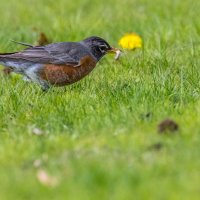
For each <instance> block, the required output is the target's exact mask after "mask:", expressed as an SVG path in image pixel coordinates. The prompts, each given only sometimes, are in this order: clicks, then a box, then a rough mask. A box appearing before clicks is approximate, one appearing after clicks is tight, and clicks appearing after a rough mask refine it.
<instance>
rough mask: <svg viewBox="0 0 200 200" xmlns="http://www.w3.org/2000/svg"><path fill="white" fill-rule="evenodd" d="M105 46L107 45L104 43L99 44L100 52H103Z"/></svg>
mask: <svg viewBox="0 0 200 200" xmlns="http://www.w3.org/2000/svg"><path fill="white" fill-rule="evenodd" d="M107 48H108V47H107V46H106V45H104V44H102V45H99V50H100V51H101V53H105V52H106V49H107Z"/></svg>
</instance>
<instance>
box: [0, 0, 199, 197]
mask: <svg viewBox="0 0 200 200" xmlns="http://www.w3.org/2000/svg"><path fill="white" fill-rule="evenodd" d="M199 10H200V1H199V0H184V1H182V0H168V1H162V0H155V1H148V0H137V1H136V0H124V1H120V0H101V1H99V0H94V1H89V0H77V1H65V0H57V1H53V0H48V1H47V0H46V1H45V0H44V1H39V0H34V1H33V0H21V1H15V0H9V1H5V0H1V2H0V19H1V20H0V24H1V31H0V52H9V51H16V50H19V49H20V48H22V47H20V46H18V45H15V44H13V43H11V42H10V41H9V40H10V39H14V40H17V41H23V42H27V43H34V42H35V41H36V40H37V34H36V32H35V31H33V29H35V28H36V29H37V30H38V31H43V32H45V33H46V34H47V36H48V37H49V38H50V39H51V40H52V41H54V42H56V41H77V40H81V39H83V38H85V37H87V36H90V35H99V36H101V37H103V38H105V39H106V40H108V41H109V43H111V44H112V45H114V46H117V45H118V44H117V43H118V40H119V38H120V37H121V36H122V35H123V34H124V33H126V32H129V31H134V32H137V33H138V34H140V35H141V36H142V38H143V40H144V48H143V49H142V50H137V51H134V52H126V51H125V52H124V55H123V57H122V58H121V60H120V62H119V63H116V62H114V61H113V57H112V56H107V57H105V58H104V59H103V60H102V61H101V62H100V63H99V64H98V66H97V67H96V69H95V70H94V71H93V72H92V73H91V74H90V76H88V77H86V78H85V79H83V80H82V81H80V82H78V83H76V84H74V85H70V86H67V87H64V88H52V89H51V90H50V91H49V92H47V93H43V92H42V91H41V89H40V88H39V87H38V86H37V85H35V84H30V83H26V82H23V80H22V79H21V77H19V76H18V75H17V76H16V75H12V76H11V77H5V76H4V75H2V74H1V75H0V79H1V84H0V199H2V200H4V199H5V200H7V199H8V200H10V199H24V200H25V199H42V200H45V199H70V200H73V199H75V200H76V199H87V200H88V199H91V200H93V199H95V200H96V199H106V200H107V199H109V200H113V199H114V200H115V199H116V200H117V199H119V200H122V199H125V200H126V199H145V200H146V199H160V200H165V199H166V200H168V199H172V200H176V199H177V200H179V199H185V200H187V199H192V200H195V199H199V195H200V189H199V185H200V179H199V169H200V159H199V155H200V127H199V124H200V70H199V67H200V55H199V52H200V40H199V36H200V24H199V17H200V16H199ZM148 113H150V116H149V117H147V114H148ZM165 118H172V119H174V120H175V121H176V122H177V123H178V124H179V127H180V130H179V132H178V133H177V134H169V135H160V134H158V131H157V125H158V124H159V122H160V121H162V120H163V119H165ZM34 128H39V129H41V130H42V132H43V133H44V135H41V136H38V135H34V134H33V133H32V132H33V129H34ZM158 143H159V144H161V145H162V148H161V149H160V150H157V149H155V148H152V146H153V145H155V144H158ZM38 159H39V160H40V161H41V165H40V166H39V167H35V166H34V161H35V160H38ZM40 169H43V170H45V171H46V172H47V173H48V174H50V175H51V176H53V177H56V178H57V180H58V185H57V186H55V187H47V186H45V185H42V184H41V183H40V182H39V181H38V180H37V172H38V170H40Z"/></svg>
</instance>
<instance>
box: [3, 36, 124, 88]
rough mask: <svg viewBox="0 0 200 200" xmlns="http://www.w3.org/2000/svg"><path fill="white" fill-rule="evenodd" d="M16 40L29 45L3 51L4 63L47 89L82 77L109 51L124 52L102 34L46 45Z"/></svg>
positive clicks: (117, 54) (67, 83) (117, 55)
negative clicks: (75, 40)
mask: <svg viewBox="0 0 200 200" xmlns="http://www.w3.org/2000/svg"><path fill="white" fill-rule="evenodd" d="M14 42H15V41H14ZM15 43H17V44H20V45H24V46H26V47H27V48H25V49H24V50H22V51H18V52H12V53H0V64H1V65H3V66H5V67H8V68H9V69H11V70H12V71H13V72H15V73H18V74H21V75H23V76H24V78H25V79H26V80H29V81H32V82H34V83H37V84H39V85H40V86H41V88H42V90H44V91H47V90H48V89H49V88H50V87H51V86H65V85H69V84H72V83H75V82H77V81H79V80H81V79H82V78H84V77H85V76H86V75H88V74H89V73H90V72H91V71H92V70H93V69H94V68H95V66H96V64H97V63H98V61H99V60H100V59H101V58H102V57H103V56H105V55H106V54H107V53H115V54H116V56H115V58H116V59H118V57H119V54H120V52H121V51H120V50H119V49H117V48H114V47H111V46H110V45H109V44H108V42H107V41H106V40H104V39H103V38H101V37H98V36H91V37H88V38H86V39H84V40H81V41H79V42H57V43H52V44H48V45H44V46H33V45H30V44H26V43H22V42H15Z"/></svg>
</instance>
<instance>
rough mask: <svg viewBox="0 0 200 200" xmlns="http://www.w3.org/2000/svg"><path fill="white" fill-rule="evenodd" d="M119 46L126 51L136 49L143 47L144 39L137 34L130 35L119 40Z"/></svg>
mask: <svg viewBox="0 0 200 200" xmlns="http://www.w3.org/2000/svg"><path fill="white" fill-rule="evenodd" d="M119 45H120V46H121V47H122V48H124V49H129V50H132V49H136V48H141V47H142V38H141V37H140V36H139V35H137V34H136V33H128V34H126V35H124V36H123V37H122V38H121V39H120V40H119Z"/></svg>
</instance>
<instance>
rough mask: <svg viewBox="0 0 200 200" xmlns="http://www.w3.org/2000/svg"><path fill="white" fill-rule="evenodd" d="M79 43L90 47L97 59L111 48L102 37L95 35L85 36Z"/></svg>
mask: <svg viewBox="0 0 200 200" xmlns="http://www.w3.org/2000/svg"><path fill="white" fill-rule="evenodd" d="M81 43H82V44H83V45H85V46H86V47H88V48H89V49H90V51H91V53H92V55H93V56H94V57H95V58H96V59H97V61H99V60H100V59H101V58H102V57H103V56H104V55H105V54H106V53H108V52H110V51H112V49H113V48H112V47H111V46H110V45H109V44H108V43H107V42H106V41H105V40H104V39H102V38H100V37H97V36H92V37H89V38H86V39H84V40H83V41H81Z"/></svg>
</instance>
